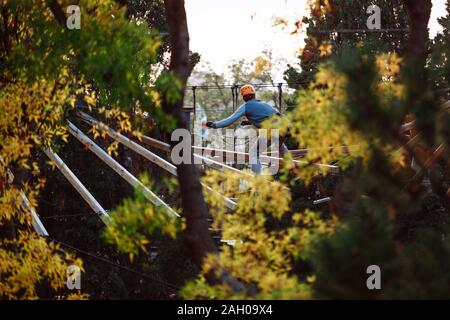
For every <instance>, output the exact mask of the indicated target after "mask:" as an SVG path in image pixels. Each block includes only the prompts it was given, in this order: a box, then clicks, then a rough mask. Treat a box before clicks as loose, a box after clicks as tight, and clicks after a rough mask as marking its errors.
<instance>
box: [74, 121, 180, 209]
mask: <svg viewBox="0 0 450 320" xmlns="http://www.w3.org/2000/svg"><path fill="white" fill-rule="evenodd" d="M68 124H69V132H70V133H71V134H72V135H73V136H74V137H75V138H77V139H78V140H79V141H80V142H81V143H82V144H83V145H85V146H86V147H88V148H89V150H91V151H92V152H93V153H95V155H96V156H97V157H99V158H100V159H101V160H102V161H103V162H104V163H106V164H107V165H108V166H109V167H110V168H111V169H113V170H114V171H115V172H116V173H117V174H118V175H119V176H121V177H122V178H123V179H124V180H125V181H127V182H128V183H129V184H130V185H132V186H133V187H135V188H141V190H142V192H143V194H144V196H145V197H146V198H147V199H148V200H150V201H151V202H152V203H153V204H154V205H155V206H158V207H159V206H163V207H165V208H166V209H167V211H169V212H170V213H171V214H172V215H174V216H176V217H180V215H179V214H178V213H177V212H175V211H174V210H173V209H172V208H171V207H169V206H168V205H167V204H166V203H165V202H164V201H163V200H161V199H160V198H159V197H158V196H157V195H156V194H154V193H153V192H152V191H151V190H150V189H148V188H147V187H146V186H145V185H144V184H143V183H142V182H140V181H139V180H138V179H137V178H136V177H135V176H133V175H132V174H131V173H130V172H129V171H128V170H127V169H125V168H124V167H123V166H122V165H121V164H120V163H118V162H117V161H116V160H114V159H113V158H112V157H111V156H110V155H109V154H108V153H106V152H105V151H104V150H103V149H102V148H100V147H99V146H98V145H97V144H95V142H94V141H92V140H91V139H90V138H89V137H88V136H86V135H85V134H84V133H83V132H82V131H81V130H79V129H78V128H77V127H76V126H75V125H74V124H73V123H71V122H70V121H69V122H68Z"/></svg>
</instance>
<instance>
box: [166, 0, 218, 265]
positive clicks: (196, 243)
mask: <svg viewBox="0 0 450 320" xmlns="http://www.w3.org/2000/svg"><path fill="white" fill-rule="evenodd" d="M164 4H165V7H166V14H167V22H168V25H169V43H170V51H171V59H170V71H171V72H172V74H173V75H175V76H176V77H177V78H178V80H180V81H181V88H180V94H181V99H179V100H178V101H176V102H169V101H163V108H164V110H165V111H166V112H167V113H169V114H171V115H173V116H174V117H175V118H176V119H177V122H178V128H184V129H187V126H186V121H185V116H184V111H183V100H184V89H185V85H186V82H187V79H188V77H189V75H190V72H191V68H190V61H189V33H188V26H187V20H186V11H185V8H184V0H164ZM191 163H193V162H192V161H191ZM177 170H178V181H179V185H180V190H181V200H182V206H183V213H184V215H183V216H184V217H185V218H186V230H185V233H184V241H185V243H186V245H187V248H188V249H189V250H190V251H191V256H192V258H193V261H194V262H195V263H196V264H197V265H198V266H199V267H200V266H201V264H202V261H203V258H204V257H205V255H206V253H207V252H210V251H214V250H215V246H214V244H213V241H212V238H211V236H210V234H209V231H208V222H207V216H208V208H207V206H206V203H205V201H204V199H203V194H202V186H201V184H200V179H199V175H198V173H197V170H196V168H195V166H194V165H193V164H180V165H178V166H177Z"/></svg>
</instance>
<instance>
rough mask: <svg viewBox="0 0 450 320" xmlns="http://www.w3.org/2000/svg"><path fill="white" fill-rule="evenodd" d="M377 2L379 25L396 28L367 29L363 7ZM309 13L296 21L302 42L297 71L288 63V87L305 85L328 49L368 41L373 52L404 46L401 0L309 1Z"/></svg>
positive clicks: (405, 22) (403, 11)
mask: <svg viewBox="0 0 450 320" xmlns="http://www.w3.org/2000/svg"><path fill="white" fill-rule="evenodd" d="M370 5H377V6H379V7H380V8H381V28H382V29H384V30H385V29H398V31H386V32H367V26H366V22H367V19H368V18H369V15H368V14H367V8H368V7H369V6H370ZM310 12H311V16H310V17H309V18H308V17H304V18H303V20H302V21H297V23H296V25H297V26H298V28H300V29H301V28H302V26H306V35H307V36H306V40H305V46H304V48H303V49H302V51H301V55H300V56H299V60H300V65H299V67H300V70H301V71H300V72H298V71H297V68H296V67H295V66H288V69H287V70H286V71H285V79H286V81H287V82H288V83H289V85H290V86H291V87H292V88H308V85H309V84H310V83H311V82H312V81H313V80H314V76H315V74H316V72H317V70H318V66H319V64H320V63H321V62H323V61H325V60H326V59H327V57H328V56H329V54H330V53H334V54H338V53H339V51H340V50H341V49H342V48H343V47H344V46H347V45H359V44H361V43H362V42H365V43H368V42H370V43H371V44H372V46H373V48H374V50H376V51H377V52H392V51H394V52H401V51H402V50H403V46H404V41H403V40H404V33H403V32H402V31H401V30H402V29H407V28H408V20H407V15H406V14H405V10H404V8H403V3H402V1H401V0H395V1H384V0H380V1H366V0H358V1H349V0H333V1H327V2H316V1H313V2H312V3H311V6H310Z"/></svg>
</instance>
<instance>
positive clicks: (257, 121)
mask: <svg viewBox="0 0 450 320" xmlns="http://www.w3.org/2000/svg"><path fill="white" fill-rule="evenodd" d="M274 114H277V115H281V113H280V112H279V111H278V110H277V109H275V108H274V107H272V106H271V105H268V104H267V103H264V102H261V101H260V100H256V99H252V100H249V101H247V102H246V103H244V104H243V105H241V106H240V107H239V108H237V110H236V111H235V112H234V113H233V114H232V115H231V116H229V117H228V118H226V119H223V120H221V121H216V122H214V124H213V127H214V128H224V127H228V126H229V125H231V124H233V123H234V122H236V121H237V120H238V119H239V118H241V117H243V116H246V117H247V119H248V121H250V123H251V124H252V125H254V126H255V127H257V128H260V127H261V123H262V122H263V121H264V120H266V119H267V118H269V117H271V116H272V115H274Z"/></svg>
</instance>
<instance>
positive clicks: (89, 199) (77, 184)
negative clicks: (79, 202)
mask: <svg viewBox="0 0 450 320" xmlns="http://www.w3.org/2000/svg"><path fill="white" fill-rule="evenodd" d="M44 152H45V154H46V155H47V157H49V159H50V160H51V161H52V162H53V163H54V164H55V165H56V167H57V168H58V169H59V171H61V173H62V174H63V175H64V177H66V179H67V181H69V182H70V184H71V185H72V186H73V187H74V188H75V190H77V191H78V193H79V194H80V195H81V197H82V198H83V199H84V201H86V203H87V204H88V205H89V206H90V207H91V209H92V210H93V211H94V212H95V213H96V214H97V215H98V216H99V217H100V219H101V220H102V221H103V223H105V224H107V223H108V222H109V221H110V220H111V217H110V216H109V215H108V213H107V212H106V210H105V209H103V207H102V206H101V205H100V203H98V201H97V200H96V199H95V198H94V197H93V196H92V194H91V193H90V192H89V191H88V189H87V188H86V187H85V186H84V185H83V184H82V183H81V181H80V180H79V179H78V178H77V176H76V175H75V174H74V173H73V172H72V170H70V169H69V167H68V166H67V165H66V164H65V163H64V161H62V159H61V158H60V157H59V156H58V155H57V154H56V153H55V152H54V151H53V150H52V149H51V148H45V149H44Z"/></svg>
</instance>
